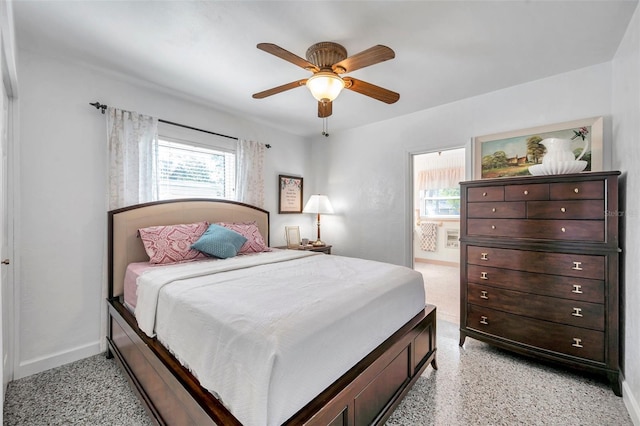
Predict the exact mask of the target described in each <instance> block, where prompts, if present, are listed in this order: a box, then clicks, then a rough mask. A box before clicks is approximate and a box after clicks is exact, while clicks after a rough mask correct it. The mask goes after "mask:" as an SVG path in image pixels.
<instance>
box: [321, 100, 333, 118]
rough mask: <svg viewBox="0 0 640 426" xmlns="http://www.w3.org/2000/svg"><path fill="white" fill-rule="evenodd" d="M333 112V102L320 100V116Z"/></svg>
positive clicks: (327, 115)
mask: <svg viewBox="0 0 640 426" xmlns="http://www.w3.org/2000/svg"><path fill="white" fill-rule="evenodd" d="M332 112H333V102H321V101H318V117H320V118H325V117H329V116H330V115H331V113H332Z"/></svg>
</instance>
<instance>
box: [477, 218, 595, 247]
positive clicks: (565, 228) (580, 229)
mask: <svg viewBox="0 0 640 426" xmlns="http://www.w3.org/2000/svg"><path fill="white" fill-rule="evenodd" d="M467 234H468V235H471V236H488V237H508V238H529V239H536V240H560V241H592V242H602V241H604V220H568V219H567V220H542V219H469V220H468V221H467Z"/></svg>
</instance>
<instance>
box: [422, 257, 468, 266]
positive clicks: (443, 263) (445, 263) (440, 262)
mask: <svg viewBox="0 0 640 426" xmlns="http://www.w3.org/2000/svg"><path fill="white" fill-rule="evenodd" d="M414 261H415V262H418V263H431V264H433V265H440V266H455V267H458V266H460V262H450V261H448V260H436V259H422V258H419V257H416V258H415V259H414Z"/></svg>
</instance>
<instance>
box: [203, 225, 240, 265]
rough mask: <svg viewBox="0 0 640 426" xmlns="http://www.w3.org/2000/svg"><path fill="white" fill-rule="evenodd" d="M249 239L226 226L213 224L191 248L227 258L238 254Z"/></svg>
mask: <svg viewBox="0 0 640 426" xmlns="http://www.w3.org/2000/svg"><path fill="white" fill-rule="evenodd" d="M246 241H247V239H246V238H245V237H243V236H242V235H240V234H238V233H237V232H235V231H232V230H231V229H228V228H225V227H224V226H220V225H216V224H211V225H209V228H207V230H206V231H205V232H204V234H202V236H201V237H200V238H199V239H198V241H196V242H195V243H193V244H192V245H191V248H193V249H196V250H198V251H201V252H202V253H205V254H208V255H209V256H214V257H218V258H220V259H226V258H228V257H233V256H235V255H236V254H238V251H239V250H240V247H242V245H243V244H244V243H245V242H246Z"/></svg>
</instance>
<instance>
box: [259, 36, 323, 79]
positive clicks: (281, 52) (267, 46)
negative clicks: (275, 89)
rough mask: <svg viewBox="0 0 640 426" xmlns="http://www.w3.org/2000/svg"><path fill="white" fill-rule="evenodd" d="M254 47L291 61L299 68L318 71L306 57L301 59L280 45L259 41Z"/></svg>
mask: <svg viewBox="0 0 640 426" xmlns="http://www.w3.org/2000/svg"><path fill="white" fill-rule="evenodd" d="M256 47H257V48H258V49H260V50H264V51H265V52H267V53H271V54H272V55H274V56H277V57H278V58H280V59H284V60H285V61H287V62H291V63H292V64H294V65H297V66H299V67H300V68H304V69H306V70H308V71H311V72H318V71H320V69H319V68H318V67H316V66H315V65H313V64H312V63H311V62H309V61H307V60H306V59H302V58H301V57H300V56H298V55H295V54H293V53H291V52H289V51H288V50H285V49H283V48H282V47H280V46H278V45H275V44H273V43H259V44H258V45H257V46H256Z"/></svg>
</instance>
